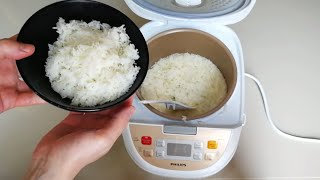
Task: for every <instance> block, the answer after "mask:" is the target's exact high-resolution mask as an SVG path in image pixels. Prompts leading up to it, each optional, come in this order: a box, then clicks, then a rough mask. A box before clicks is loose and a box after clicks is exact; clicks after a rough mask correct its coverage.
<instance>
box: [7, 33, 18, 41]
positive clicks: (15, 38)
mask: <svg viewBox="0 0 320 180" xmlns="http://www.w3.org/2000/svg"><path fill="white" fill-rule="evenodd" d="M17 38H18V34H16V35H14V36H12V37H10V38H9V39H11V40H14V41H16V40H17Z"/></svg>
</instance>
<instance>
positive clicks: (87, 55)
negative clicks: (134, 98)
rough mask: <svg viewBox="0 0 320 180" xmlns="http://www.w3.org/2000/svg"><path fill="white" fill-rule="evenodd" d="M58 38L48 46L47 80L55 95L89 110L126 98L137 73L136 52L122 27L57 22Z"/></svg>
mask: <svg viewBox="0 0 320 180" xmlns="http://www.w3.org/2000/svg"><path fill="white" fill-rule="evenodd" d="M54 29H57V33H58V34H59V37H58V39H57V41H56V42H54V43H53V44H52V45H50V44H49V52H48V58H47V61H46V65H45V71H46V76H47V77H48V78H49V80H50V83H51V86H52V88H53V90H54V91H56V92H57V93H59V94H60V95H61V97H62V98H69V99H71V105H76V106H81V107H92V106H96V105H100V104H103V103H106V102H110V101H113V100H115V99H117V98H119V97H120V96H122V95H123V94H125V93H126V92H127V91H128V90H129V89H130V87H131V86H132V84H133V83H134V81H135V79H136V77H137V74H138V72H139V70H140V68H139V67H138V66H136V63H135V61H136V60H138V59H139V53H138V50H137V49H135V46H134V45H133V44H131V43H130V39H129V36H128V34H127V33H126V30H125V27H124V25H123V26H120V27H110V25H108V24H105V23H100V22H99V21H91V22H90V23H86V22H83V21H77V20H71V21H70V22H69V23H66V22H65V20H64V19H62V18H59V21H58V22H57V25H56V27H54Z"/></svg>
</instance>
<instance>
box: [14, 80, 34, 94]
mask: <svg viewBox="0 0 320 180" xmlns="http://www.w3.org/2000/svg"><path fill="white" fill-rule="evenodd" d="M17 90H18V91H19V92H26V91H31V89H30V88H29V86H28V85H27V84H26V83H25V82H24V81H18V86H17Z"/></svg>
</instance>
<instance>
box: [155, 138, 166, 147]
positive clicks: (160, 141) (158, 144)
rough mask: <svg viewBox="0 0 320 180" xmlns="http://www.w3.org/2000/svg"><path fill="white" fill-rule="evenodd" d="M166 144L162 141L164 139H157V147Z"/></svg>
mask: <svg viewBox="0 0 320 180" xmlns="http://www.w3.org/2000/svg"><path fill="white" fill-rule="evenodd" d="M165 145H166V144H165V142H164V140H158V141H157V147H164V146H165Z"/></svg>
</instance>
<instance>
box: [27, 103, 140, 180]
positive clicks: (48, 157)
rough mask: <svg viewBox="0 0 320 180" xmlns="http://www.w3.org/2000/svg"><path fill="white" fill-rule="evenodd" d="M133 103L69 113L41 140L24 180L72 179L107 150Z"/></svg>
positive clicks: (127, 118) (132, 109)
mask: <svg viewBox="0 0 320 180" xmlns="http://www.w3.org/2000/svg"><path fill="white" fill-rule="evenodd" d="M132 101H133V97H131V98H130V99H129V100H127V101H126V102H124V103H123V104H121V105H119V106H117V107H115V108H114V109H110V110H106V111H102V112H96V113H86V114H85V115H83V114H77V113H70V114H69V115H68V116H67V117H66V119H64V120H63V121H62V122H61V123H60V124H58V125H57V126H56V127H55V128H53V129H52V130H51V131H50V132H49V133H48V134H47V135H45V136H44V137H43V138H42V140H41V141H40V143H39V144H38V146H37V147H36V149H35V151H34V153H33V157H32V163H31V166H30V169H29V171H28V174H27V178H26V179H28V180H29V179H51V180H54V179H59V180H64V179H73V178H74V177H75V176H76V175H77V174H78V172H79V171H80V170H81V169H82V168H83V167H85V166H86V165H88V164H90V163H92V162H94V161H96V160H97V159H99V158H100V157H102V156H103V155H105V154H106V153H107V152H108V151H109V150H110V148H111V147H112V145H113V144H114V142H115V141H116V140H117V138H118V137H119V136H120V135H121V133H122V131H123V129H124V128H125V127H126V126H127V123H128V121H129V119H130V117H131V115H132V114H133V113H134V107H133V106H132Z"/></svg>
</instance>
